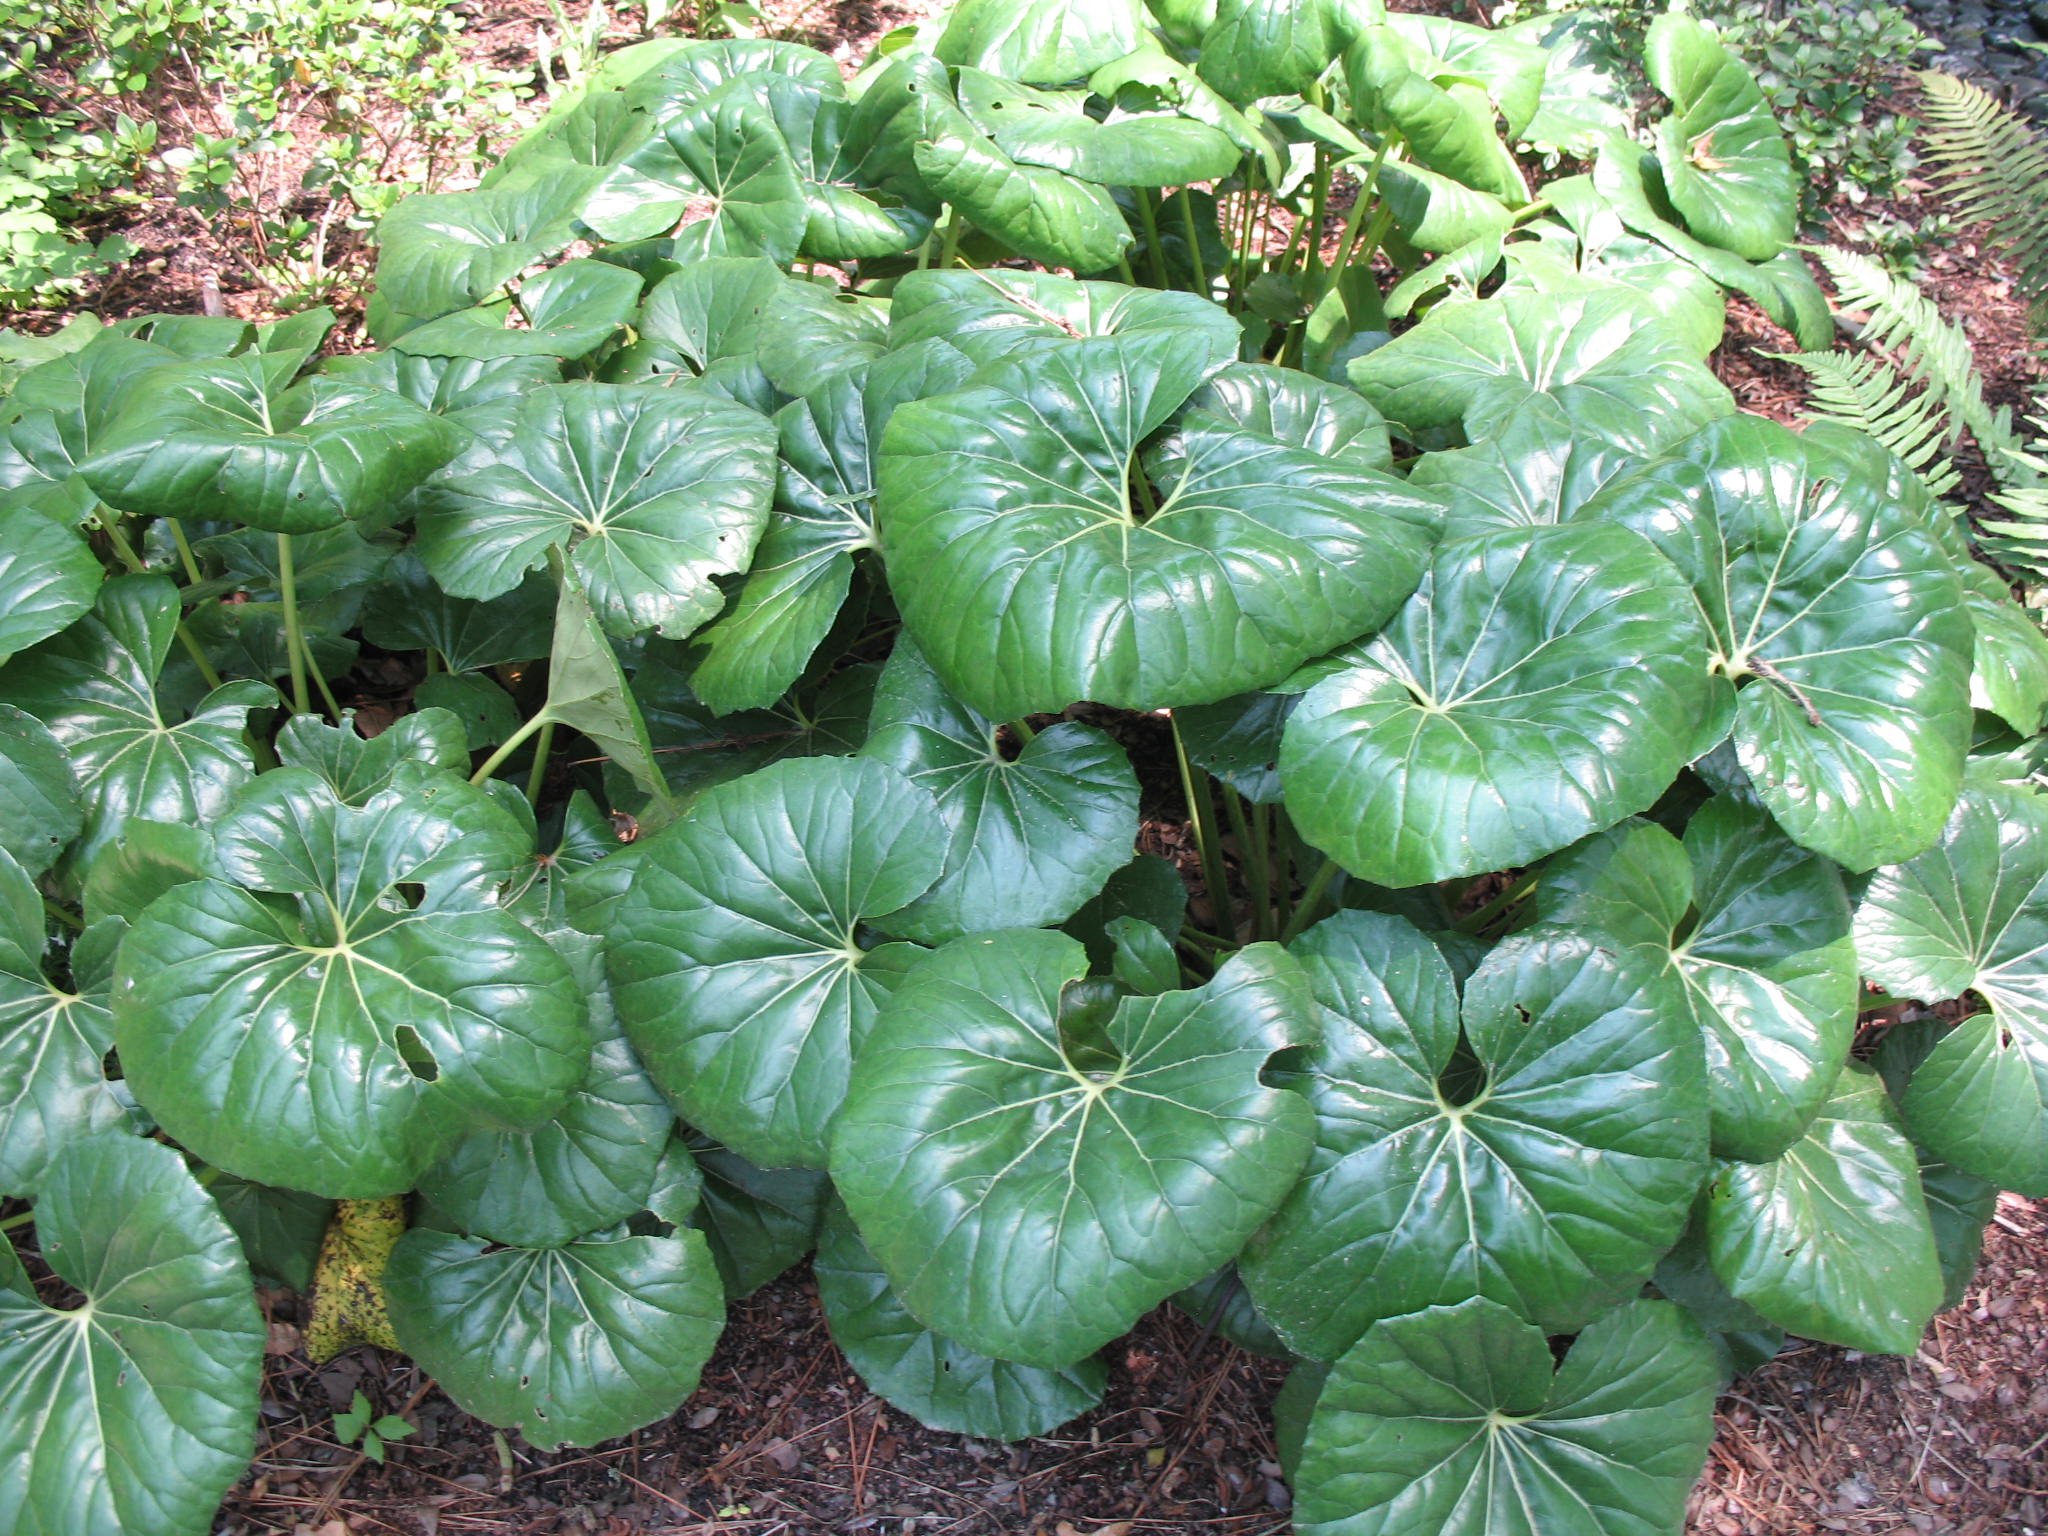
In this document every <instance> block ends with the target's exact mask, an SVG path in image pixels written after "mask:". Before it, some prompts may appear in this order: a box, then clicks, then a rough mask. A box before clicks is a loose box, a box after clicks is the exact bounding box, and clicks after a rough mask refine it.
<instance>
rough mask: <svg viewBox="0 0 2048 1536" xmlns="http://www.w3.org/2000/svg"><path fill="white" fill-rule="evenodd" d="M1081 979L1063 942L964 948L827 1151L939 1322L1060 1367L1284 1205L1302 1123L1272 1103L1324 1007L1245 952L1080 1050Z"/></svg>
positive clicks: (878, 1055)
mask: <svg viewBox="0 0 2048 1536" xmlns="http://www.w3.org/2000/svg"><path fill="white" fill-rule="evenodd" d="M1086 970H1087V955H1086V952H1085V951H1084V950H1083V949H1082V947H1081V945H1080V944H1079V943H1077V942H1076V941H1075V940H1073V939H1070V938H1068V937H1066V936H1065V935H1064V934H1058V933H1047V932H1043V931H1028V930H1010V931H1008V932H1004V933H1001V934H996V935H989V936H973V937H969V938H964V939H957V940H955V941H954V942H953V943H951V944H949V945H947V946H946V947H945V948H944V949H942V950H939V951H937V952H936V953H935V954H934V955H933V956H932V957H931V958H930V959H928V960H926V961H925V962H924V963H923V964H922V965H921V966H920V967H919V968H918V969H917V970H916V971H915V972H914V973H913V974H912V975H911V976H910V977H909V978H908V979H907V980H906V981H905V982H904V984H903V985H902V986H901V987H900V988H899V989H898V991H897V993H896V995H895V997H894V998H892V999H891V1001H890V1003H889V1005H888V1007H887V1008H886V1009H885V1010H884V1011H883V1013H882V1015H881V1017H880V1018H879V1019H878V1020H877V1021H876V1025H875V1030H874V1034H873V1036H872V1037H871V1038H870V1040H869V1042H868V1044H867V1046H866V1047H865V1049H863V1051H862V1052H861V1055H860V1057H859V1060H858V1062H857V1063H856V1065H855V1069H854V1077H853V1085H852V1087H851V1088H850V1089H849V1091H848V1094H847V1103H846V1108H845V1110H844V1112H843V1113H842V1115H841V1117H840V1122H839V1129H838V1132H837V1134H836V1135H835V1137H834V1138H833V1146H832V1178H833V1182H834V1183H835V1184H836V1185H837V1186H838V1188H839V1192H840V1194H841V1195H842V1196H843V1197H844V1198H845V1200H846V1204H847V1208H848V1209H849V1210H850V1211H851V1212H852V1214H853V1218H854V1220H855V1222H856V1223H858V1225H859V1227H860V1232H861V1237H862V1238H863V1240H864V1241H865V1242H866V1243H867V1245H868V1248H869V1250H870V1251H871V1252H873V1254H874V1255H875V1257H876V1258H877V1259H878V1260H879V1261H880V1262H881V1264H882V1267H883V1268H884V1269H885V1270H886V1271H887V1272H888V1275H889V1279H890V1281H891V1283H892V1284H893V1285H894V1286H895V1289H896V1294H897V1296H898V1297H899V1298H900V1299H901V1301H902V1302H903V1305H904V1306H905V1307H907V1308H908V1309H909V1310H910V1311H911V1313H912V1314H913V1315H915V1316H916V1317H917V1318H918V1319H920V1320H921V1321H922V1322H924V1323H925V1324H926V1326H928V1327H931V1328H933V1329H935V1330H937V1331H938V1332H940V1333H943V1334H944V1335H945V1336H946V1337H948V1338H951V1339H955V1340H957V1341H958V1342H960V1343H961V1344H963V1345H965V1346H967V1347H968V1348H971V1349H974V1350H977V1351H979V1352H981V1353H984V1354H989V1355H993V1356H995V1357H996V1358H998V1359H1004V1360H1014V1361H1018V1362H1020V1363H1022V1364H1026V1365H1036V1366H1043V1367H1046V1368H1048V1369H1057V1368H1059V1367H1061V1366H1065V1365H1070V1364H1072V1363H1073V1362H1074V1361H1076V1360H1079V1359H1081V1358H1082V1357H1083V1356H1085V1355H1087V1354H1089V1353H1090V1352H1091V1351H1093V1350H1095V1349H1097V1348H1099V1347H1100V1346H1101V1345H1103V1344H1105V1343H1107V1342H1108V1341H1109V1340H1111V1339H1113V1338H1115V1337H1116V1336H1117V1335H1118V1334H1120V1333H1122V1332H1124V1331H1125V1330H1126V1329H1127V1328H1129V1327H1130V1325H1131V1324H1132V1323H1133V1322H1134V1321H1135V1320H1136V1319H1137V1318H1138V1316H1139V1315H1140V1314H1141V1313H1143V1312H1145V1311H1146V1310H1147V1309H1149V1308H1151V1307H1153V1306H1155V1305H1157V1304H1158V1303H1159V1302H1161V1301H1163V1300H1165V1299H1166V1298H1167V1297H1168V1296H1170V1295H1172V1294H1173V1293H1174V1292H1175V1291H1178V1290H1180V1289H1181V1288H1183V1287H1184V1286H1187V1285H1189V1284H1192V1283H1193V1282H1194V1281H1196V1280H1199V1279H1201V1278H1202V1276H1204V1275H1206V1274H1208V1273H1210V1272H1211V1271H1213V1270H1215V1269H1216V1268H1217V1267H1218V1266H1219V1265H1221V1264H1222V1263H1223V1261H1224V1260H1226V1259H1228V1258H1230V1257H1231V1256H1232V1255H1233V1254H1235V1253H1236V1252H1237V1251H1238V1249H1239V1248H1240V1247H1242V1246H1243V1244H1244V1240H1245V1239H1246V1238H1247V1237H1249V1236H1250V1235H1251V1233H1252V1231H1253V1230H1254V1229H1255V1228H1256V1227H1257V1226H1258V1225H1259V1223H1260V1222H1261V1221H1263V1220H1265V1218H1266V1217H1267V1216H1268V1215H1270V1214H1271V1213H1272V1211H1273V1210H1274V1208H1275V1207H1277V1206H1278V1205H1279V1203H1280V1201H1281V1199H1282V1198H1283V1197H1284V1196H1285V1195H1286V1193H1287V1191H1288V1190H1289V1189H1290V1188H1292V1187H1293V1185H1294V1181H1295V1179H1296V1178H1297V1176H1298V1175H1299V1174H1300V1171H1301V1166H1302V1163H1303V1161H1304V1159H1306V1157H1307V1156H1308V1152H1309V1141H1310V1131H1311V1117H1310V1113H1309V1108H1308V1105H1307V1104H1306V1103H1305V1102H1304V1101H1303V1100H1302V1099H1301V1098H1300V1097H1299V1096H1297V1095H1295V1094H1292V1093H1288V1092H1285V1091H1282V1090H1279V1089H1274V1088H1269V1087H1267V1086H1265V1085H1264V1084H1263V1083H1262V1082H1261V1081H1260V1078H1259V1073H1260V1070H1261V1069H1262V1068H1263V1067H1264V1066H1265V1064H1266V1061H1267V1059H1268V1058H1269V1057H1271V1056H1272V1055H1273V1053H1274V1052H1276V1051H1278V1050H1280V1049H1282V1048H1283V1047H1285V1046H1288V1045H1293V1044H1298V1043H1301V1042H1302V1041H1303V1039H1304V1038H1305V1035H1306V1033H1307V1032H1308V1029H1309V1025H1308V1018H1309V999H1308V996H1307V994H1306V990H1305V988H1304V987H1303V985H1302V981H1301V978H1300V973H1299V970H1298V969H1297V967H1296V966H1295V965H1294V964H1293V962H1292V961H1290V960H1289V959H1288V958H1287V957H1286V955H1285V954H1284V953H1282V952H1281V951H1279V950H1277V949H1274V948H1271V947H1254V948H1252V949H1249V950H1246V951H1244V952H1243V953H1241V954H1240V955H1239V956H1237V957H1236V958H1234V959H1233V960H1231V961H1230V962H1229V963H1228V964H1226V965H1225V966H1224V967H1223V968H1222V969H1221V970H1219V971H1218V972H1217V974H1216V978H1215V980H1214V981H1212V982H1210V983H1209V985H1208V986H1206V987H1204V988H1202V989H1201V990H1199V991H1194V992H1172V993H1168V994H1167V995H1165V996H1164V997H1151V998H1126V999H1124V1000H1123V1001H1122V1002H1120V1003H1119V1004H1118V1006H1117V1008H1116V1011H1115V1013H1114V1015H1112V1016H1111V1017H1110V1018H1109V1019H1108V1020H1107V1024H1106V1033H1105V1034H1104V1035H1103V1037H1102V1038H1101V1039H1099V1040H1098V1039H1095V1038H1092V1035H1093V1031H1092V1030H1091V1031H1089V1033H1090V1035H1091V1038H1089V1039H1086V1040H1076V1039H1072V1038H1067V1037H1066V1036H1065V1035H1064V1033H1063V1031H1062V1028H1061V1001H1062V996H1061V995H1062V992H1063V991H1064V990H1065V989H1066V987H1067V986H1068V985H1069V984H1071V983H1073V982H1076V981H1078V980H1080V979H1081V977H1082V976H1083V975H1084V974H1085V972H1086Z"/></svg>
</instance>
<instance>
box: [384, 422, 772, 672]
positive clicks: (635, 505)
mask: <svg viewBox="0 0 2048 1536" xmlns="http://www.w3.org/2000/svg"><path fill="white" fill-rule="evenodd" d="M774 483H775V433H774V429H773V428H772V427H771V426H770V425H769V424H768V423H767V422H765V421H763V420H762V419H761V418H760V417H759V416H757V415H755V414H754V413H753V412H752V411H749V410H746V409H744V408H742V407H740V406H736V405H730V404H727V403H726V402H724V401H720V400H715V399H712V398H710V397H708V396H705V395H702V394H696V393H685V392H682V391H677V390H667V389H652V388H646V387H643V386H636V385H624V384H592V383H576V384H557V385H554V386H552V387H550V388H548V389H544V390H535V391H534V392H533V393H532V394H529V395H527V396H525V397H524V398H523V399H521V400H520V402H519V405H518V408H517V410H516V412H515V413H514V414H512V415H511V416H509V417H507V418H506V419H505V420H503V421H502V422H501V423H499V424H498V426H497V427H495V428H494V429H490V430H486V431H485V432H483V433H482V434H480V435H479V436H478V438H477V440H476V442H475V443H474V445H473V446H472V447H471V448H469V449H468V450H467V451H466V452H464V454H463V455H462V456H461V457H460V458H458V459H457V460H456V461H455V462H454V464H452V465H450V466H449V468H448V471H447V472H446V473H445V474H443V475H442V476H441V477H439V478H438V479H436V480H435V481H434V482H433V483H432V484H431V485H429V486H428V487H427V488H426V491H425V492H424V494H423V498H422V500H423V505H422V508H421V510H420V513H419V530H420V532H419V551H420V556H421V558H422V559H424V560H425V561H426V564H427V569H428V570H429V571H431V572H432V573H433V575H434V577H435V579H436V580H437V581H438V582H439V583H440V584H441V586H442V587H443V588H444V589H445V590H446V591H447V592H448V593H449V594H450V595H452V596H455V597H465V598H492V597H498V596H500V595H502V594H504V593H506V592H510V591H512V590H513V589H514V588H515V587H517V586H518V585H519V583H520V581H521V580H522V578H523V577H524V576H525V573H526V572H528V571H530V570H533V569H535V568H536V567H538V566H540V565H541V564H542V563H543V561H544V560H545V559H546V557H547V553H548V551H549V550H551V549H565V550H567V551H568V553H569V558H570V562H571V564H572V565H573V566H574V567H575V569H576V571H577V572H578V574H579V575H581V576H582V578H583V580H584V583H585V585H586V586H587V588H588V589H589V593H590V599H591V603H592V605H593V606H594V607H595V608H596V610H597V612H598V614H599V617H600V618H601V619H602V620H603V622H604V624H605V627H606V628H607V629H608V630H610V631H611V632H612V633H614V634H617V635H621V636H626V635H633V634H637V633H639V632H640V631H642V630H645V629H648V628H650V627H652V628H654V629H657V630H659V631H660V632H661V633H662V634H666V635H673V636H677V637H681V636H683V635H687V634H689V633H690V632H691V631H692V630H694V629H696V628H697V627H698V625H700V624H702V623H703V622H704V621H705V620H706V619H709V618H712V617H713V616H715V615H716V614H717V612H718V610H719V609H720V608H721V607H722V606H723V605H724V602H725V596H724V594H723V593H722V592H721V591H720V590H719V589H718V587H717V586H716V585H715V584H714V582H713V581H712V578H713V577H714V576H720V575H728V574H731V573H733V572H736V571H743V570H745V569H746V568H747V563H748V561H749V560H750V559H751V558H752V556H753V553H754V545H755V544H756V542H757V541H758V540H759V539H760V536H761V529H762V527H763V526H764V525H765V524H766V522H767V520H768V500H769V496H770V493H771V491H772V489H773V487H774Z"/></svg>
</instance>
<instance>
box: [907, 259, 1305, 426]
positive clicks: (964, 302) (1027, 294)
mask: <svg viewBox="0 0 2048 1536" xmlns="http://www.w3.org/2000/svg"><path fill="white" fill-rule="evenodd" d="M1152 331H1175V332H1179V333H1181V335H1180V340H1181V345H1182V347H1183V348H1184V349H1185V350H1187V351H1189V352H1190V353H1200V354H1205V355H1206V357H1207V363H1208V365H1207V367H1206V368H1205V369H1204V370H1203V371H1204V372H1205V373H1214V372H1215V370H1216V369H1218V368H1220V367H1222V365H1223V364H1225V363H1228V362H1231V361H1232V360H1233V359H1235V358H1236V356H1237V351H1238V345H1239V343H1240V341H1241V340H1242V338H1243V334H1244V333H1243V331H1242V330H1240V329H1239V327H1238V324H1237V321H1236V320H1235V319H1233V318H1232V316H1231V315H1230V312H1229V311H1228V310H1226V309H1224V308H1223V307H1222V306H1221V305H1218V304H1212V303H1210V302H1209V301H1208V300H1207V299H1204V298H1199V297H1197V296H1196V295H1194V294H1191V293H1164V292H1159V291H1157V290H1154V289H1149V288H1131V287H1127V286H1125V285H1124V284H1122V283H1102V282H1077V281H1076V280H1075V279H1073V278H1070V277H1061V276H1059V275H1058V274H1057V273H1052V272H1011V271H995V272H914V273H912V274H910V275H909V276H908V277H905V278H904V279H903V280H902V281H901V282H899V283H898V284H897V285H896V292H895V297H894V299H893V300H892V301H891V303H890V306H889V346H890V349H891V350H892V351H898V352H900V351H903V350H905V349H907V348H910V347H914V346H916V345H917V344H918V343H919V342H925V343H931V342H936V341H944V342H947V343H949V344H950V345H952V346H953V347H956V348H957V349H959V351H961V352H963V353H965V354H966V355H967V356H968V357H969V358H971V359H973V361H975V362H977V363H988V362H993V361H994V360H995V359H997V358H999V357H1006V356H1008V355H1010V354H1011V353H1013V352H1022V351H1037V350H1044V349H1046V348H1063V347H1064V346H1065V344H1066V343H1067V342H1069V341H1072V340H1075V339H1077V338H1080V337H1084V336H1135V335H1137V334H1139V333H1144V332H1152ZM1191 332H1192V333H1194V334H1189V333H1191ZM922 393H923V394H941V393H946V391H943V390H937V389H931V390H925V391H922ZM902 398H919V396H903V397H902ZM1203 399H1204V401H1205V403H1207V400H1208V397H1206V396H1204V397H1203ZM1225 414H1228V413H1225ZM1248 425H1249V423H1248ZM1273 435H1275V436H1281V437H1282V440H1283V441H1292V439H1290V438H1287V437H1285V436H1284V435H1282V434H1279V433H1275V434H1273ZM1296 446H1311V445H1306V444H1296ZM1313 446H1320V445H1313Z"/></svg>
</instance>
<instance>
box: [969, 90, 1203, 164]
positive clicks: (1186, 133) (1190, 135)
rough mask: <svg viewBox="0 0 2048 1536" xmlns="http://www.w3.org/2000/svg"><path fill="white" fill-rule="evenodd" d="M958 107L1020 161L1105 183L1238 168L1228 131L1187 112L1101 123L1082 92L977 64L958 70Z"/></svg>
mask: <svg viewBox="0 0 2048 1536" xmlns="http://www.w3.org/2000/svg"><path fill="white" fill-rule="evenodd" d="M959 91H960V106H961V109H962V110H963V111H964V112H966V114H967V115H968V116H969V117H970V118H972V119H973V120H974V121H975V123H976V124H977V125H979V126H980V127H981V128H982V129H983V130H984V131H985V132H987V133H989V134H990V135H992V136H993V137H994V139H995V141H996V147H997V148H998V149H1000V150H1001V151H1002V152H1003V153H1004V154H1006V155H1008V156H1009V157H1010V158H1011V159H1012V160H1015V161H1017V162H1018V163H1019V164H1021V165H1037V166H1044V167H1046V168H1048V169H1050V170H1055V171H1064V172H1065V173H1066V174H1067V175H1069V176H1077V177H1079V178H1080V179H1081V180H1083V181H1092V182H1094V183H1096V184H1097V185H1098V186H1106V187H1181V186H1186V185H1187V184H1188V183H1189V182H1194V181H1219V180H1221V179H1222V178H1223V177H1225V176H1228V175H1229V174H1230V173H1231V172H1232V171H1234V170H1236V169H1237V162H1238V159H1239V156H1240V151H1239V150H1238V147H1237V146H1236V145H1235V144H1233V143H1232V142H1231V141H1230V138H1229V136H1228V135H1226V134H1224V133H1222V132H1221V131H1219V130H1218V129H1215V128H1212V127H1210V126H1209V125H1208V124H1206V123H1198V122H1196V121H1195V120H1194V119H1193V118H1191V117H1179V116H1175V115H1170V114H1166V113H1142V114H1131V115H1125V114H1116V115H1113V116H1111V117H1109V118H1108V119H1106V120H1104V121H1101V122H1098V121H1096V119H1094V118H1093V117H1091V116H1089V115H1088V113H1087V112H1086V111H1084V110H1083V102H1084V99H1085V98H1084V97H1083V96H1082V94H1081V93H1079V92H1074V91H1066V92H1058V93H1055V92H1050V91H1034V90H1032V89H1031V88H1030V87H1028V86H1023V85H1019V84H1018V83H1017V82H1016V81H1015V80H1006V79H1002V78H1000V77H999V76H996V75H992V74H988V73H985V72H983V71H982V70H978V69H962V70H961V71H960V72H959Z"/></svg>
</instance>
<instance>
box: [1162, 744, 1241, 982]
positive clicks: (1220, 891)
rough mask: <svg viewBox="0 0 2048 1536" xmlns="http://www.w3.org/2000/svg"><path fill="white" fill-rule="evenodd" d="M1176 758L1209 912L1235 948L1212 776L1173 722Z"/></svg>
mask: <svg viewBox="0 0 2048 1536" xmlns="http://www.w3.org/2000/svg"><path fill="white" fill-rule="evenodd" d="M1173 757H1174V762H1175V764H1176V765H1177V766H1178V767H1179V769H1180V787H1181V793H1182V794H1183V795H1185V796H1186V797H1187V802H1188V825H1189V826H1191V827H1193V828H1194V833H1195V852H1196V854H1197V855H1198V856H1199V857H1200V859H1201V861H1202V883H1203V884H1204V885H1206V886H1208V888H1209V909H1210V911H1211V912H1212V913H1214V915H1215V918H1216V931H1217V933H1219V934H1221V935H1222V936H1223V938H1224V939H1225V940H1226V941H1227V942H1229V943H1231V944H1235V943H1236V942H1237V920H1236V917H1235V915H1234V914H1233V913H1232V912H1231V910H1230V877H1229V874H1228V872H1227V871H1226V870H1225V869H1224V865H1223V853H1222V850H1221V849H1220V848H1218V847H1217V845H1216V807H1215V805H1214V804H1213V803H1212V802H1210V800H1209V776H1208V775H1207V774H1205V773H1203V772H1202V771H1201V769H1199V768H1197V767H1196V766H1195V765H1194V764H1193V763H1192V762H1191V761H1190V760H1189V758H1188V749H1187V743H1185V742H1184V741H1182V740H1181V735H1180V721H1179V720H1178V719H1174V721H1173Z"/></svg>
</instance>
